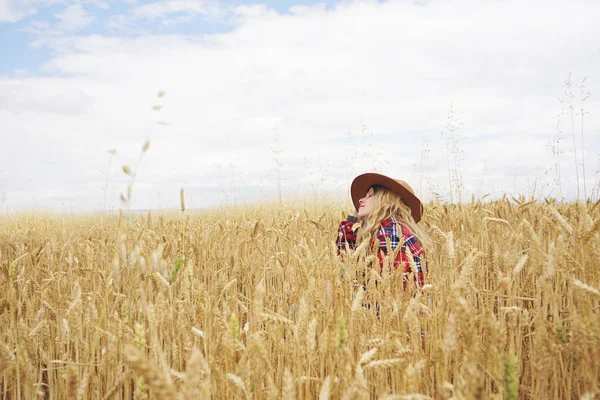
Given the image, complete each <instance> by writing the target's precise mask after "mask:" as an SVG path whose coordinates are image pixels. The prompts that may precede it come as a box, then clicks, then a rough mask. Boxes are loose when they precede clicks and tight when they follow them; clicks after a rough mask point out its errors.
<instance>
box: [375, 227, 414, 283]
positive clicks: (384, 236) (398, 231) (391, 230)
mask: <svg viewBox="0 0 600 400" xmlns="http://www.w3.org/2000/svg"><path fill="white" fill-rule="evenodd" d="M377 237H378V239H379V251H378V252H377V256H378V257H379V263H380V266H381V267H382V268H383V258H384V257H385V256H386V255H387V254H388V242H389V249H390V250H391V251H395V250H396V249H397V248H398V246H399V245H400V243H402V246H401V248H400V251H399V252H398V253H397V255H396V258H395V259H394V268H396V269H398V268H399V267H400V266H402V272H403V273H404V279H403V282H402V284H403V287H404V289H405V290H406V289H407V287H408V279H407V274H408V273H410V272H413V273H414V274H415V283H416V284H417V286H418V287H423V285H424V284H425V275H424V273H423V268H422V265H421V258H422V257H423V256H424V251H423V247H422V246H421V243H419V241H418V240H417V238H416V237H415V236H414V234H413V233H412V232H411V231H410V230H409V229H408V228H407V227H405V226H404V225H402V224H398V223H395V222H388V221H384V223H383V224H382V226H381V229H380V230H379V233H378V235H377ZM407 248H408V250H409V251H410V253H411V254H412V257H413V261H414V265H415V266H416V269H417V271H412V267H411V262H410V260H409V259H408V251H407Z"/></svg>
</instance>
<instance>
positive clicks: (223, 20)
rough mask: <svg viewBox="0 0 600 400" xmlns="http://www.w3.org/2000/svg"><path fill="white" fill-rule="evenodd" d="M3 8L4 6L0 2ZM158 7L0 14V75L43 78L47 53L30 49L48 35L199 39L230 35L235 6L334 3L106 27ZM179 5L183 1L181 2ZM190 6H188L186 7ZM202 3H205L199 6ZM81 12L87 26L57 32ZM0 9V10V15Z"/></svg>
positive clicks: (39, 7) (117, 5)
mask: <svg viewBox="0 0 600 400" xmlns="http://www.w3.org/2000/svg"><path fill="white" fill-rule="evenodd" d="M1 1H4V2H6V1H7V0H0V2H1ZM18 3H19V1H14V0H13V1H12V2H11V0H8V3H7V4H8V6H9V7H14V8H17V9H19V8H18V7H15V6H14V5H13V6H11V5H12V4H18ZM156 3H159V1H152V0H150V1H148V0H147V1H135V2H125V1H98V2H92V4H86V3H85V2H84V3H83V4H81V3H80V2H72V3H70V2H66V1H56V2H54V1H52V0H50V1H47V2H39V4H35V2H33V4H32V5H31V6H30V7H24V8H25V10H26V13H25V14H24V15H23V16H22V18H19V19H18V21H15V22H8V21H5V22H2V21H3V18H2V14H0V49H2V54H3V57H1V58H0V74H2V75H13V74H22V73H28V74H31V73H44V71H42V70H41V69H40V67H41V66H43V64H44V62H45V61H47V60H48V59H49V58H50V56H51V51H50V50H49V49H47V48H45V47H40V46H35V42H36V40H38V39H39V38H40V37H44V36H48V35H53V36H61V35H66V34H77V35H106V36H130V37H135V36H142V35H148V34H157V35H165V34H175V35H203V34H213V33H222V32H227V31H229V30H231V29H232V26H233V22H232V20H231V10H233V9H234V8H235V7H238V6H241V5H264V6H266V7H268V8H270V9H273V10H276V11H278V12H279V13H287V12H289V10H290V8H291V7H295V6H301V5H322V6H323V7H325V8H328V7H329V8H331V7H332V6H334V5H335V3H336V2H335V1H332V0H326V1H307V0H304V1H302V0H300V1H296V0H278V1H260V0H254V1H227V2H223V3H222V4H220V8H222V15H219V16H215V15H203V14H189V13H187V12H185V11H181V12H174V13H172V14H170V16H171V17H182V16H186V17H189V18H185V19H183V18H182V20H180V21H178V22H176V23H169V24H165V23H164V21H162V22H161V21H160V20H159V19H157V18H152V19H145V18H132V20H130V21H129V22H128V24H127V26H126V27H123V28H122V29H116V28H115V27H114V26H112V25H111V22H113V21H114V19H115V18H116V17H118V16H127V15H131V14H132V13H133V12H134V10H135V9H136V8H138V9H139V7H141V6H143V5H151V4H156ZM183 3H185V1H184V2H183ZM187 3H189V4H192V3H194V1H188V2H187ZM199 3H207V2H199ZM73 6H77V7H81V10H83V12H84V13H85V14H86V15H88V16H89V17H90V21H89V22H84V23H83V24H82V26H81V27H79V28H76V29H70V30H65V29H62V30H61V29H60V27H58V26H57V25H58V24H60V18H59V15H60V13H61V12H64V11H65V10H66V9H68V8H69V7H73ZM1 10H2V7H0V11H1ZM39 24H45V27H44V28H42V29H41V28H39Z"/></svg>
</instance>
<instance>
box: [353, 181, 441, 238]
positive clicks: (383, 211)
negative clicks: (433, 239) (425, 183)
mask: <svg viewBox="0 0 600 400" xmlns="http://www.w3.org/2000/svg"><path fill="white" fill-rule="evenodd" d="M372 202H373V207H372V209H371V212H370V213H369V215H367V217H366V218H365V220H364V221H362V223H361V227H360V229H359V230H358V235H357V244H360V243H363V242H364V241H365V240H368V243H371V242H372V241H373V240H375V239H376V238H377V233H378V232H379V230H380V229H381V222H382V221H383V220H385V219H387V218H389V217H394V218H395V219H396V221H398V222H399V223H401V224H403V225H405V226H407V227H408V229H409V230H410V231H411V232H412V233H413V234H414V235H415V237H416V238H417V240H418V241H419V242H421V245H422V246H428V245H429V238H428V236H427V234H426V233H425V232H424V231H423V229H421V228H420V227H419V226H418V225H417V223H416V222H415V220H414V218H413V216H412V213H411V210H410V208H409V207H408V206H407V205H406V204H405V203H404V202H403V201H402V199H401V198H400V196H398V195H397V194H396V193H394V192H392V191H391V190H389V189H388V188H386V187H384V186H379V185H376V186H373V200H372ZM403 244H404V243H400V245H401V246H402V245H403ZM369 247H370V246H366V249H368V248H369ZM363 248H364V247H363Z"/></svg>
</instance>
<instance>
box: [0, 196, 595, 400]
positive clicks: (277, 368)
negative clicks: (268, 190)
mask: <svg viewBox="0 0 600 400" xmlns="http://www.w3.org/2000/svg"><path fill="white" fill-rule="evenodd" d="M180 200H181V211H182V212H184V211H185V204H184V196H183V189H182V190H181V191H180ZM343 211H344V207H342V206H341V205H338V204H332V203H310V202H307V203H298V204H285V203H282V204H279V203H278V204H277V205H259V206H247V207H245V208H237V209H233V208H226V209H217V210H213V211H209V212H202V213H198V212H190V211H189V210H188V211H187V212H185V215H184V214H183V213H182V212H179V213H171V214H169V213H155V214H157V215H158V218H157V219H156V218H152V216H151V214H150V213H148V214H147V216H145V218H144V216H141V215H132V214H130V213H129V212H125V211H120V212H119V214H118V215H117V216H115V217H114V218H111V217H107V216H106V215H103V216H66V215H49V214H40V213H31V214H20V215H4V216H1V217H0V285H2V287H3V288H4V290H3V291H1V292H0V327H1V328H0V398H3V399H4V398H35V397H40V398H44V397H48V398H105V399H109V398H111V399H117V398H118V399H125V398H127V399H129V398H136V399H142V398H152V399H162V398H173V399H175V398H177V399H191V398H209V397H212V398H215V399H221V398H222V399H231V398H248V399H250V398H252V399H262V398H269V399H270V398H273V399H275V398H277V399H280V398H282V397H283V398H298V399H313V398H320V399H338V398H389V399H426V398H436V399H444V398H448V399H449V398H465V399H470V398H498V399H500V398H517V397H518V398H524V399H538V398H543V399H552V398H594V396H598V395H599V392H598V390H599V388H600V363H598V360H600V295H599V294H600V291H599V289H600V267H599V266H600V235H598V234H597V233H598V230H599V227H600V223H599V222H598V221H600V207H596V204H589V203H580V204H567V203H557V202H552V201H550V202H548V203H547V204H544V205H542V204H539V203H536V202H531V201H529V202H525V201H524V200H523V201H520V202H517V204H515V203H513V202H511V201H509V200H508V199H506V198H504V199H502V200H498V201H494V202H488V203H482V202H478V201H472V202H471V203H470V204H463V205H460V206H452V205H442V204H439V203H430V204H429V205H428V206H427V212H426V214H425V217H424V218H423V220H422V222H421V223H422V225H423V228H424V229H426V230H427V231H428V233H429V234H430V236H431V242H432V244H431V247H430V248H428V249H426V250H427V260H428V269H429V274H428V277H427V285H426V287H425V288H423V291H418V290H417V288H416V287H415V286H414V285H411V286H410V287H409V289H408V290H406V291H404V290H403V289H402V281H403V279H402V274H401V273H399V271H390V270H388V269H384V270H379V268H373V265H377V262H376V261H375V264H372V262H373V261H374V260H375V259H374V257H369V258H367V260H366V261H363V263H362V264H361V262H360V261H359V260H358V258H357V257H347V258H346V259H345V262H342V261H341V260H340V258H339V257H338V256H337V254H336V249H335V246H332V241H333V240H334V239H335V236H336V228H337V224H338V222H339V221H338V218H339V215H342V214H343V213H342V212H343ZM409 280H410V281H412V277H409Z"/></svg>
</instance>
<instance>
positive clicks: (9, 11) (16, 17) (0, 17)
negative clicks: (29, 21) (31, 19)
mask: <svg viewBox="0 0 600 400" xmlns="http://www.w3.org/2000/svg"><path fill="white" fill-rule="evenodd" d="M11 3H12V1H11V0H0V23H3V22H9V23H11V22H17V21H20V20H21V19H23V18H25V17H26V16H27V15H28V14H29V13H31V12H32V10H31V9H26V10H22V9H15V8H13V5H12V4H11Z"/></svg>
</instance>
